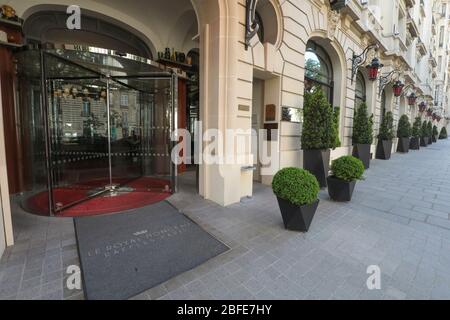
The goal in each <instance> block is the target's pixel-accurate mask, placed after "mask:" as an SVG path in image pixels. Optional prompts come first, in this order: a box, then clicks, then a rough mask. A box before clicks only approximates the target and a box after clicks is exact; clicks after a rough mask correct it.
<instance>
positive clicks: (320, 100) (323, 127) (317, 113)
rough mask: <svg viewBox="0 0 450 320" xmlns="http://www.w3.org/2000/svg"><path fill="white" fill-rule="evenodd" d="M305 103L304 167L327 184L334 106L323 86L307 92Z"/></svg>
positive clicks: (302, 137)
mask: <svg viewBox="0 0 450 320" xmlns="http://www.w3.org/2000/svg"><path fill="white" fill-rule="evenodd" d="M304 99H305V102H304V105H303V130H302V136H301V142H302V149H303V167H304V168H305V169H306V170H308V171H309V172H311V173H312V174H313V175H314V176H315V177H316V178H317V180H318V181H319V185H320V187H321V188H325V187H326V186H327V176H328V170H329V165H330V147H332V146H333V138H334V135H333V108H332V107H331V105H330V104H329V103H328V99H327V97H326V96H325V93H324V92H323V91H322V89H321V88H315V89H314V90H313V91H312V92H306V93H305V96H304Z"/></svg>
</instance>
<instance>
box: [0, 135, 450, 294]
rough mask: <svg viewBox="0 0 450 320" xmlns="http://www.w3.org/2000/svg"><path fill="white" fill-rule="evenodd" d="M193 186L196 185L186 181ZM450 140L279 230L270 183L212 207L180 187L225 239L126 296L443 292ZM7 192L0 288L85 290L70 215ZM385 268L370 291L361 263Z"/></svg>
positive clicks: (404, 158) (448, 247)
mask: <svg viewBox="0 0 450 320" xmlns="http://www.w3.org/2000/svg"><path fill="white" fill-rule="evenodd" d="M192 185H194V184H192ZM448 194H450V141H439V143H437V144H435V145H433V146H432V147H431V148H423V149H422V150H420V151H411V152H410V153H409V154H394V155H393V156H392V159H391V160H389V161H382V160H373V161H372V163H371V168H370V169H369V170H368V171H366V173H365V180H364V181H360V182H358V184H357V187H356V190H355V195H354V199H353V201H352V202H351V203H334V202H331V201H330V200H329V199H328V195H327V193H326V191H321V193H320V195H319V197H320V199H321V202H320V205H319V209H318V211H317V213H316V216H315V218H314V221H313V223H312V226H311V229H310V231H309V232H308V233H306V234H304V233H297V232H292V231H287V230H284V228H283V224H282V220H281V215H280V213H279V209H278V205H277V202H276V199H275V197H274V195H273V193H272V191H271V189H270V188H269V187H266V186H262V185H259V184H255V187H254V196H253V198H251V199H246V201H244V202H242V203H239V204H234V205H231V206H229V207H227V208H223V207H220V206H218V205H216V204H214V203H212V202H210V201H205V200H203V199H202V198H201V197H200V196H198V195H195V192H194V191H193V188H192V189H184V190H182V191H181V192H180V193H178V194H176V195H174V196H172V197H171V198H170V201H171V202H172V203H173V204H174V205H175V206H177V207H178V208H180V209H182V210H183V211H184V212H185V213H186V214H187V215H189V216H190V217H191V218H192V219H193V220H194V221H196V222H197V223H199V224H200V225H201V226H202V227H203V228H205V229H206V230H207V231H209V232H211V233H212V234H213V235H215V236H216V237H218V238H219V239H221V240H222V241H224V242H225V243H226V244H228V245H229V246H230V247H231V248H232V249H231V250H230V251H229V252H227V253H225V254H223V255H220V256H219V257H217V258H215V259H212V260H210V261H208V262H206V263H205V264H203V265H201V266H199V267H197V268H195V269H193V270H191V271H188V272H186V273H184V274H181V275H179V276H177V277H175V278H173V279H171V280H169V281H167V282H165V283H163V284H161V285H159V286H157V287H155V288H152V289H150V290H148V291H146V292H144V293H142V294H140V295H139V296H136V297H135V298H134V299H144V300H147V299H237V300H242V299H389V300H391V299H449V298H450V274H449V273H448V270H450V219H449V214H450V197H448V196H447V195H448ZM17 202H18V201H13V213H14V215H13V222H14V230H15V239H16V245H15V246H13V247H12V248H8V249H7V251H6V253H5V254H4V256H3V257H2V259H1V261H0V299H76V300H78V299H83V293H82V291H80V290H69V289H67V287H66V286H65V283H66V281H67V279H68V277H69V275H68V274H67V273H66V269H67V267H68V266H70V265H79V261H78V255H77V251H76V240H75V235H74V230H73V221H72V219H67V218H47V217H38V216H33V215H30V214H28V213H25V212H23V211H22V210H21V209H20V207H19V206H17ZM369 265H377V266H379V267H380V270H381V290H368V289H367V286H366V281H367V278H368V276H369V275H368V274H367V272H366V271H367V267H368V266H369Z"/></svg>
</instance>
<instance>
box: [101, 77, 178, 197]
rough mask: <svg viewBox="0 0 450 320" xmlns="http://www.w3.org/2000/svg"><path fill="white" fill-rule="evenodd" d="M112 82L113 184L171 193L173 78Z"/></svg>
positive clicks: (144, 190) (131, 188)
mask: <svg viewBox="0 0 450 320" xmlns="http://www.w3.org/2000/svg"><path fill="white" fill-rule="evenodd" d="M115 79H116V80H117V81H118V82H117V83H114V81H112V82H111V83H112V84H111V86H110V88H111V90H110V100H111V104H110V105H111V110H110V112H111V155H112V176H113V184H114V185H121V186H122V187H123V190H125V191H126V192H131V191H134V192H149V191H152V192H155V191H156V192H171V191H172V189H173V185H172V179H171V174H172V168H171V159H170V149H171V141H170V129H171V121H172V116H173V114H172V102H171V99H172V86H171V78H170V77H166V78H119V79H117V78H115Z"/></svg>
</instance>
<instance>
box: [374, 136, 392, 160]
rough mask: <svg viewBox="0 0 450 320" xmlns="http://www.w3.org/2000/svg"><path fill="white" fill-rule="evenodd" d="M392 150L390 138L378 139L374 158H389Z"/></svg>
mask: <svg viewBox="0 0 450 320" xmlns="http://www.w3.org/2000/svg"><path fill="white" fill-rule="evenodd" d="M391 152H392V140H378V144H377V153H376V158H377V159H380V160H389V159H390V158H391Z"/></svg>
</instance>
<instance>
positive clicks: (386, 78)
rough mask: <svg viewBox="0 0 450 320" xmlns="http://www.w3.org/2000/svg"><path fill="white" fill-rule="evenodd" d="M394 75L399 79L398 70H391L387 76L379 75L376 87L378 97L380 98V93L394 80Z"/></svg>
mask: <svg viewBox="0 0 450 320" xmlns="http://www.w3.org/2000/svg"><path fill="white" fill-rule="evenodd" d="M394 74H398V76H399V77H400V75H401V73H400V71H398V70H392V71H391V72H389V73H388V74H385V75H380V79H379V85H378V96H379V97H381V93H382V92H383V90H384V88H386V86H387V85H388V84H389V83H390V82H392V81H393V80H394Z"/></svg>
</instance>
